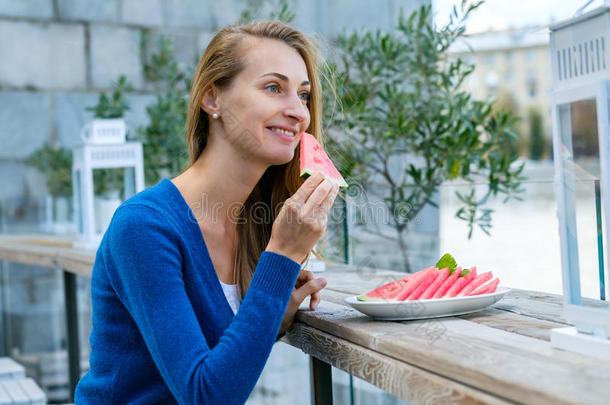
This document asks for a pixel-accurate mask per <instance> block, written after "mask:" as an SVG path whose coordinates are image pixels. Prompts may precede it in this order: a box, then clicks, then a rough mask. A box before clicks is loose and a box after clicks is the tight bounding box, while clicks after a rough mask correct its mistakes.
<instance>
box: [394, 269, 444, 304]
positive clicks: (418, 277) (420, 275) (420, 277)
mask: <svg viewBox="0 0 610 405" xmlns="http://www.w3.org/2000/svg"><path fill="white" fill-rule="evenodd" d="M435 270H436V269H435V268H434V266H432V267H428V268H427V269H423V270H420V271H418V272H417V273H414V274H413V275H412V276H411V278H410V279H409V285H407V286H406V287H405V289H404V290H402V291H401V292H400V293H399V294H398V295H397V296H396V299H397V300H398V301H404V300H406V299H407V297H408V296H409V295H411V293H412V292H413V291H415V289H416V288H417V287H419V286H420V284H421V283H422V281H424V280H425V279H426V277H427V276H428V274H429V273H430V272H433V271H435Z"/></svg>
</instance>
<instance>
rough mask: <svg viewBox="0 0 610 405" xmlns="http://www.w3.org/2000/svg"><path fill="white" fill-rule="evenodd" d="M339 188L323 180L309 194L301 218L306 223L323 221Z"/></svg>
mask: <svg viewBox="0 0 610 405" xmlns="http://www.w3.org/2000/svg"><path fill="white" fill-rule="evenodd" d="M338 191H339V186H337V185H336V184H333V183H332V182H330V181H329V180H324V181H323V182H322V183H321V184H320V185H319V186H318V188H316V189H315V191H314V192H313V193H312V194H311V196H310V197H309V199H308V200H307V202H306V203H305V205H304V206H303V216H304V219H305V220H306V221H319V220H324V219H325V218H326V216H327V214H328V210H329V209H330V207H332V205H333V202H334V201H335V197H336V196H337V193H338Z"/></svg>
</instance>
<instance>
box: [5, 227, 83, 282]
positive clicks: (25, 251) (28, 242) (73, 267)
mask: <svg viewBox="0 0 610 405" xmlns="http://www.w3.org/2000/svg"><path fill="white" fill-rule="evenodd" d="M33 242H35V243H37V244H32V243H33ZM66 246H67V244H66V242H64V241H54V239H50V241H49V242H48V243H47V242H45V240H44V239H41V238H27V239H24V238H14V239H11V238H9V237H6V236H5V237H2V238H1V239H0V259H2V260H7V261H12V262H17V263H23V264H31V265H35V266H42V267H49V268H55V269H62V270H65V271H69V272H72V273H76V274H78V275H81V276H84V277H91V270H92V267H93V262H94V258H95V251H93V250H85V249H76V248H72V247H66Z"/></svg>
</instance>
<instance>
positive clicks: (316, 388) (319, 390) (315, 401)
mask: <svg viewBox="0 0 610 405" xmlns="http://www.w3.org/2000/svg"><path fill="white" fill-rule="evenodd" d="M309 360H310V362H309V368H310V370H311V376H310V381H311V404H312V405H332V403H333V374H332V368H331V366H330V364H328V363H325V362H323V361H322V360H318V359H316V358H315V357H313V356H309Z"/></svg>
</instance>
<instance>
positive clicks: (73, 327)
mask: <svg viewBox="0 0 610 405" xmlns="http://www.w3.org/2000/svg"><path fill="white" fill-rule="evenodd" d="M63 273H64V298H65V302H66V331H67V333H66V335H67V337H68V370H69V373H70V375H69V378H70V401H74V391H75V390H76V384H77V383H78V380H79V379H80V372H81V371H80V342H79V340H78V303H77V299H76V275H75V274H73V273H69V272H67V271H64V272H63Z"/></svg>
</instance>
